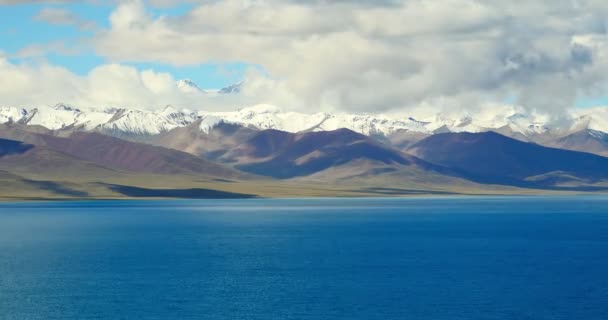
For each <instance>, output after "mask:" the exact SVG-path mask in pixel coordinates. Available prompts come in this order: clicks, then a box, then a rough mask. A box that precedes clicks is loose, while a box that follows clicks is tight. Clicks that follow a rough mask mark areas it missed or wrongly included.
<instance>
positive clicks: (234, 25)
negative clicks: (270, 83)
mask: <svg viewBox="0 0 608 320" xmlns="http://www.w3.org/2000/svg"><path fill="white" fill-rule="evenodd" d="M606 17H608V3H607V2H605V1H599V0H579V1H577V2H573V1H571V0H555V1H544V0H542V1H541V0H531V1H523V0H516V1H502V0H489V1H488V0H485V1H482V0H433V1H431V0H409V1H384V2H379V1H333V2H328V1H273V0H268V1H245V0H243V1H238V0H226V1H204V2H201V3H200V4H199V5H197V6H195V7H194V8H193V9H192V10H191V11H189V12H187V13H186V14H184V15H183V16H178V17H175V16H172V17H169V16H160V17H153V16H152V15H151V14H149V13H148V12H147V10H146V7H145V5H144V4H143V3H142V2H141V1H127V2H125V3H123V4H121V5H119V6H118V8H117V9H116V10H115V12H114V13H113V14H112V16H111V17H110V22H111V27H110V28H109V29H108V30H105V31H103V32H102V33H100V34H99V35H98V36H96V38H95V40H94V45H95V47H96V50H97V52H98V53H99V54H101V55H103V56H105V57H107V58H108V59H111V60H113V61H118V62H120V61H151V62H162V63H169V64H173V65H177V66H187V65H196V64H200V63H206V62H233V61H245V62H248V63H251V64H256V65H260V66H262V67H263V68H264V69H265V70H266V71H267V72H268V73H269V74H270V76H271V78H272V79H276V80H275V81H278V82H281V84H280V85H278V84H277V85H274V87H275V90H272V91H273V94H274V95H275V96H273V95H272V94H267V95H265V96H264V97H261V99H265V100H267V101H271V102H272V101H274V100H276V101H283V102H284V101H286V100H288V103H289V104H290V106H291V107H294V108H306V109H307V110H310V109H348V110H362V111H380V110H387V109H395V108H405V107H408V106H412V105H421V104H424V103H425V102H428V101H431V100H436V99H444V100H446V101H454V105H455V106H462V105H463V104H468V103H470V102H471V101H479V102H480V103H481V102H484V101H485V102H487V101H499V102H500V100H501V99H505V98H512V97H516V98H518V99H519V102H521V103H522V104H524V105H527V106H528V107H530V108H538V109H544V108H554V106H557V107H556V108H562V109H563V108H564V107H567V106H571V105H572V104H574V100H575V99H576V97H577V96H580V94H581V93H583V94H584V93H590V92H592V91H593V90H591V88H597V87H603V86H604V85H605V80H606V77H605V76H604V75H603V74H600V73H598V72H597V71H595V70H604V69H605V66H606V65H607V63H608V61H606V60H605V59H600V58H599V57H601V56H605V55H606V50H607V49H606V48H605V47H602V46H589V45H588V44H586V43H581V42H576V43H575V42H573V39H577V37H580V36H581V35H592V36H593V37H598V38H602V39H603V38H605V37H606V36H605V33H606V21H607V20H606ZM575 44H576V45H575ZM604 74H605V73H604ZM249 83H251V82H249ZM595 90H596V91H597V89H595ZM471 96H475V98H474V99H472V98H470V97H471ZM287 97H288V98H287ZM462 97H467V98H466V99H461V98H462Z"/></svg>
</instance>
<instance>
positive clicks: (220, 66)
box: [0, 3, 249, 88]
mask: <svg viewBox="0 0 608 320" xmlns="http://www.w3.org/2000/svg"><path fill="white" fill-rule="evenodd" d="M45 8H55V9H63V10H68V11H70V12H72V13H73V14H74V15H75V16H77V17H79V18H80V19H83V20H86V21H90V22H94V23H95V24H96V25H97V26H98V27H101V28H105V29H107V28H109V21H108V17H109V16H110V14H111V13H112V11H113V10H114V9H115V7H114V6H112V5H109V4H105V5H104V4H91V3H64V4H61V3H52V4H40V3H24V4H15V5H5V6H0V10H1V11H2V19H0V51H2V52H4V54H5V55H7V56H8V57H9V60H10V61H11V62H13V63H17V64H19V63H36V62H37V61H38V60H44V61H48V62H49V63H52V64H53V65H58V66H63V67H65V68H68V69H69V70H70V71H72V72H74V73H76V74H78V75H86V74H87V73H88V72H89V71H90V70H91V69H93V68H95V67H96V66H99V65H101V64H104V63H108V62H112V61H110V60H108V59H106V58H104V57H101V56H99V55H97V54H96V53H95V51H94V50H93V49H92V48H90V47H87V46H86V40H87V38H89V37H91V36H94V31H93V30H83V29H80V28H78V27H76V26H74V25H57V24H52V23H48V22H46V21H41V20H39V19H36V18H35V17H36V16H37V15H38V14H39V13H40V12H41V10H43V9H45ZM191 8H192V5H191V4H178V5H175V6H171V7H149V10H150V12H151V13H152V14H153V16H154V17H159V16H173V15H179V14H184V13H185V12H187V11H188V10H189V9H191ZM55 42H61V43H63V44H64V45H65V46H66V47H67V48H69V49H74V50H75V52H67V53H62V52H52V51H51V52H46V53H45V54H44V55H43V56H40V57H19V52H20V51H21V50H23V49H25V48H27V47H29V46H32V45H42V44H48V43H55ZM121 64H123V65H130V66H134V67H136V68H138V69H139V70H145V69H154V70H155V71H158V72H168V73H170V74H172V75H173V76H174V77H175V78H176V79H191V80H193V81H194V82H196V83H197V84H198V85H199V86H200V87H202V88H222V87H225V86H228V85H230V84H233V83H236V82H238V81H240V80H241V79H242V77H243V74H244V72H245V70H246V69H247V68H248V67H249V65H248V64H246V63H238V62H237V63H201V64H196V65H189V66H184V67H177V66H174V65H171V64H164V63H155V62H121Z"/></svg>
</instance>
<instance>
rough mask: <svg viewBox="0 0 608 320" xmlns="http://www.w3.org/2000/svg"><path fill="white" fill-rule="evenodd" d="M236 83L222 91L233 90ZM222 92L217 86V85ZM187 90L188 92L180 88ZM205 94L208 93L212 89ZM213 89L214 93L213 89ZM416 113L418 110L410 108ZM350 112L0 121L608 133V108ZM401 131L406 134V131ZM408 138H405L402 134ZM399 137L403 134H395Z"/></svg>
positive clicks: (41, 112)
mask: <svg viewBox="0 0 608 320" xmlns="http://www.w3.org/2000/svg"><path fill="white" fill-rule="evenodd" d="M179 85H180V86H181V87H183V88H188V89H185V90H186V91H188V92H192V90H197V89H196V88H198V87H196V85H195V84H193V83H190V82H188V80H182V81H181V82H180V84H179ZM238 87H239V86H238V84H237V85H235V86H234V87H232V88H231V87H228V88H225V89H226V90H224V91H225V92H226V93H229V92H233V91H235V90H237V88H238ZM220 91H221V90H220ZM184 94H186V93H184ZM208 94H212V93H211V91H209V92H208ZM213 94H215V93H213ZM414 113H416V112H414ZM417 113H419V114H393V115H382V114H365V113H361V114H351V113H343V112H331V113H330V112H317V113H303V112H291V111H283V110H281V109H280V108H278V107H276V106H273V105H265V104H260V105H254V106H249V107H245V108H241V109H239V110H235V111H215V112H210V111H189V110H185V109H178V108H173V107H171V106H167V107H164V108H160V109H157V110H145V109H137V108H107V107H100V108H79V107H77V106H69V105H66V104H58V105H56V106H54V107H48V106H37V107H35V108H16V107H0V123H22V124H27V125H38V126H42V127H45V128H47V129H50V130H64V129H69V130H72V129H75V130H80V131H99V132H103V133H106V134H111V135H115V136H118V137H126V138H129V139H136V138H138V137H139V138H141V137H149V136H154V135H159V134H162V133H165V132H168V131H170V130H172V129H175V128H181V127H187V126H190V125H191V124H193V123H194V122H197V121H199V120H201V119H205V121H204V125H201V126H199V128H200V129H201V130H203V131H208V130H209V129H210V128H211V127H213V126H214V125H216V124H218V123H232V124H237V125H241V126H244V127H249V128H253V129H257V130H265V129H275V130H280V131H286V132H291V133H298V132H312V131H332V130H337V129H341V128H346V129H350V130H352V131H355V132H357V133H361V134H364V135H368V136H373V137H377V138H380V139H382V138H388V139H389V140H391V139H392V138H391V136H392V137H394V138H396V139H394V140H400V139H401V140H402V141H400V142H399V141H397V143H396V144H395V145H396V146H398V147H404V146H405V145H407V144H408V143H409V142H408V141H410V142H411V140H409V139H410V138H411V137H414V136H416V135H417V136H422V135H433V134H438V133H449V132H486V131H496V132H499V133H501V134H503V135H506V136H509V137H512V138H515V139H518V140H522V141H536V142H540V143H542V142H543V141H545V140H549V139H548V138H554V137H558V136H559V137H563V136H566V135H568V134H572V133H576V132H579V131H583V130H591V131H597V132H604V133H606V132H608V108H595V109H584V110H583V109H581V110H575V111H572V112H570V114H568V115H564V117H563V121H561V122H559V123H552V122H550V121H549V117H548V116H541V115H536V114H528V113H525V112H523V111H522V110H518V109H517V108H498V109H497V110H496V111H492V110H490V111H486V112H480V113H479V114H469V113H466V112H455V113H429V114H425V113H420V112H417ZM404 133H406V134H405V135H404ZM407 135H409V137H408V138H407V139H405V140H403V138H405V136H407ZM397 136H401V138H397Z"/></svg>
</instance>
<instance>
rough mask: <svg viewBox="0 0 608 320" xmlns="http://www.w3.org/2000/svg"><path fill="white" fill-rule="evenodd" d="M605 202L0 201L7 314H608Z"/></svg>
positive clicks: (1, 307)
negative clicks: (19, 202) (17, 202)
mask: <svg viewBox="0 0 608 320" xmlns="http://www.w3.org/2000/svg"><path fill="white" fill-rule="evenodd" d="M607 270H608V198H606V197H586V196H585V197H582V196H581V197H539V198H526V197H504V198H500V197H497V198H422V199H360V200H356V199H300V200H262V199H252V200H201V201H190V200H188V201H118V202H55V203H21V204H10V203H9V204H0V319H435V320H436V319H607V318H608V304H607V303H606V302H607V301H608V276H607Z"/></svg>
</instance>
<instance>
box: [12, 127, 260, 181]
mask: <svg viewBox="0 0 608 320" xmlns="http://www.w3.org/2000/svg"><path fill="white" fill-rule="evenodd" d="M0 137H5V138H11V139H21V140H22V141H25V142H27V143H31V144H34V145H37V146H44V147H46V148H47V149H50V150H54V151H56V152H60V153H63V154H66V155H70V156H72V157H75V158H78V159H81V160H86V161H88V162H90V163H94V164H97V165H100V166H103V167H107V168H112V169H118V170H124V171H131V172H147V173H156V174H173V175H176V174H177V175H194V176H208V177H217V178H223V179H249V178H252V177H251V175H248V174H244V173H241V172H238V171H236V170H234V169H231V168H227V167H225V166H223V165H221V164H217V163H215V162H212V161H209V160H206V159H203V158H201V157H197V156H194V155H191V154H189V153H186V152H180V151H177V150H173V149H168V148H163V147H156V146H152V145H148V144H143V143H136V142H131V141H126V140H122V139H118V138H114V137H110V136H106V135H103V134H99V133H89V132H74V133H72V134H71V135H70V136H69V137H58V136H54V135H49V134H40V133H35V132H29V131H28V130H27V128H23V127H6V126H5V127H2V128H0Z"/></svg>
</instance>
